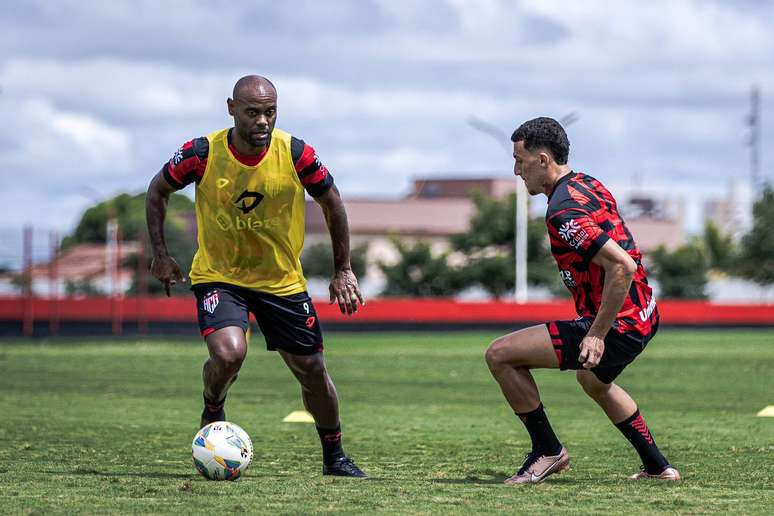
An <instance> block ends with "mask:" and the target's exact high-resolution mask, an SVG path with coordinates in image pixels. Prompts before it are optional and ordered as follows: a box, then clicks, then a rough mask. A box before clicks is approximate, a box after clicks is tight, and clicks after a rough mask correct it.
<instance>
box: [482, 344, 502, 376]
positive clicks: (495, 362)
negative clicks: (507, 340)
mask: <svg viewBox="0 0 774 516" xmlns="http://www.w3.org/2000/svg"><path fill="white" fill-rule="evenodd" d="M484 360H486V364H487V365H488V366H489V370H490V371H492V373H496V372H497V371H498V370H499V369H500V368H502V367H503V366H505V365H506V363H505V349H504V344H503V341H502V339H495V340H494V341H492V343H491V344H490V345H489V347H488V348H487V349H486V352H485V353H484Z"/></svg>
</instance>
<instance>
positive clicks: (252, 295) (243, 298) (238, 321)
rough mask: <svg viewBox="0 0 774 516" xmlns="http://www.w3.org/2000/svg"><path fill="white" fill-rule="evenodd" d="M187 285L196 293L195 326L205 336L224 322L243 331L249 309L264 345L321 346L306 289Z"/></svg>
mask: <svg viewBox="0 0 774 516" xmlns="http://www.w3.org/2000/svg"><path fill="white" fill-rule="evenodd" d="M191 288H192V290H193V291H194V294H195V295H196V306H197V311H198V315H199V330H200V331H201V334H202V336H203V337H205V338H206V337H207V336H208V335H209V334H211V333H212V332H214V331H216V330H219V329H221V328H225V327H227V326H239V327H240V328H242V329H243V330H244V331H247V328H248V325H249V315H250V313H252V314H253V315H254V316H255V320H256V321H257V322H258V327H259V328H260V329H261V333H263V336H264V338H265V339H266V349H268V350H270V351H275V350H278V349H281V350H283V351H287V352H288V353H290V354H293V355H313V354H315V353H317V352H319V351H322V350H323V337H322V331H321V330H320V321H319V320H318V319H317V312H315V309H314V305H313V304H312V299H311V298H310V297H309V294H307V293H306V292H301V293H299V294H293V295H290V296H275V295H272V294H267V293H265V292H258V291H256V290H251V289H247V288H244V287H238V286H236V285H229V284H225V283H200V284H197V285H194V286H193V287H191Z"/></svg>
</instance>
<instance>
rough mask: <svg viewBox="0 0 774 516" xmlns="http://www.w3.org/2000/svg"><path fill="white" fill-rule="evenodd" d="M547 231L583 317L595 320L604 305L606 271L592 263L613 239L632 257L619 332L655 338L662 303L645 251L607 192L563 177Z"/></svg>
mask: <svg viewBox="0 0 774 516" xmlns="http://www.w3.org/2000/svg"><path fill="white" fill-rule="evenodd" d="M546 225H547V226H548V235H549V239H550V242H551V254H553V255H554V259H555V260H556V264H557V265H558V266H559V272H560V274H561V276H562V280H563V281H564V284H565V285H566V286H567V288H568V289H569V290H570V292H571V293H572V297H573V300H574V301H575V309H576V311H577V312H578V315H579V316H581V317H586V316H591V317H595V316H596V314H597V312H598V311H599V306H600V304H601V303H602V289H603V287H604V283H605V270H604V269H603V268H602V267H601V266H599V265H597V264H595V263H593V262H592V261H591V260H592V258H594V255H595V254H596V253H597V252H598V251H599V250H600V249H601V248H602V246H603V245H604V244H605V242H607V241H608V240H610V239H612V240H613V241H614V242H616V243H617V244H618V245H619V246H621V247H622V248H623V249H624V250H625V251H626V252H627V253H629V256H631V257H632V259H633V260H634V262H635V263H636V264H637V271H636V272H635V273H634V278H633V280H632V284H631V287H630V288H629V293H628V294H627V296H626V299H625V300H624V302H623V305H622V306H621V309H620V311H619V312H618V315H617V316H616V320H615V322H614V323H613V329H614V330H616V331H618V332H621V333H625V332H632V331H633V332H637V333H640V334H642V335H647V334H648V333H650V331H651V327H652V326H653V325H655V324H656V323H657V322H658V317H659V316H658V311H657V309H656V301H655V298H654V297H653V292H652V290H651V288H650V286H649V285H648V278H647V276H646V275H645V269H644V268H643V266H642V255H641V253H640V249H639V247H637V244H636V242H635V241H634V238H632V234H631V233H630V232H629V230H628V229H627V227H626V224H624V221H623V219H622V218H621V216H620V215H619V214H618V206H617V205H616V202H615V199H614V198H613V196H612V195H611V194H610V192H609V191H608V190H607V188H605V187H604V186H603V185H602V183H600V182H599V181H597V180H596V179H594V178H593V177H591V176H589V175H586V174H582V173H575V172H571V173H569V174H567V175H565V176H563V177H561V178H560V179H559V181H558V182H557V183H556V185H555V186H554V190H553V192H551V195H549V196H548V210H547V211H546Z"/></svg>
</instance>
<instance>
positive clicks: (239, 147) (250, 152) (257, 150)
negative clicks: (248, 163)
mask: <svg viewBox="0 0 774 516" xmlns="http://www.w3.org/2000/svg"><path fill="white" fill-rule="evenodd" d="M228 143H229V145H231V146H232V147H233V148H234V150H235V151H237V152H238V153H239V154H240V155H242V156H248V157H256V156H261V155H262V154H264V153H265V152H266V149H267V147H268V146H269V145H262V146H260V147H256V146H254V145H251V144H250V143H248V142H246V141H245V140H243V139H242V138H240V137H239V134H237V132H236V131H234V130H233V129H231V131H229V133H228ZM269 144H271V138H270V139H269Z"/></svg>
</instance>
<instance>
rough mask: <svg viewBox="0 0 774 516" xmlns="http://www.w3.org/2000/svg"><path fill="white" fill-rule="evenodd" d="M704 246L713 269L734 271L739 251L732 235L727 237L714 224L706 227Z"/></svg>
mask: <svg viewBox="0 0 774 516" xmlns="http://www.w3.org/2000/svg"><path fill="white" fill-rule="evenodd" d="M704 245H705V246H706V250H707V258H708V259H709V266H710V268H711V269H715V270H719V271H725V272H729V271H731V270H733V269H734V267H735V265H736V261H737V259H738V251H737V248H736V245H735V244H734V240H733V239H732V238H731V236H730V235H725V234H723V233H722V232H721V231H720V228H718V227H717V226H716V225H715V224H714V223H713V222H707V223H706V224H705V226H704Z"/></svg>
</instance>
